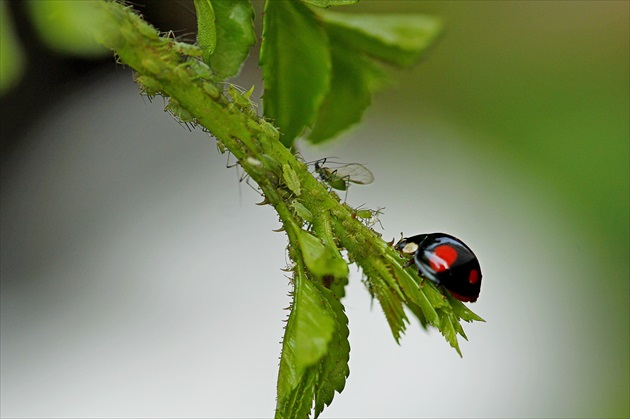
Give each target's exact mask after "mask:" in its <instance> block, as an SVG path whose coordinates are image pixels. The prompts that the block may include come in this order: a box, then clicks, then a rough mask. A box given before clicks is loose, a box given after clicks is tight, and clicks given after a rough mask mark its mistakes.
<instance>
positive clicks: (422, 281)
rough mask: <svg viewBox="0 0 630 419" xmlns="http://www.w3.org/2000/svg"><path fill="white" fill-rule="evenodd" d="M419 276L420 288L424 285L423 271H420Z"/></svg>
mask: <svg viewBox="0 0 630 419" xmlns="http://www.w3.org/2000/svg"><path fill="white" fill-rule="evenodd" d="M418 276H419V277H420V288H422V287H424V276H422V272H420V271H418Z"/></svg>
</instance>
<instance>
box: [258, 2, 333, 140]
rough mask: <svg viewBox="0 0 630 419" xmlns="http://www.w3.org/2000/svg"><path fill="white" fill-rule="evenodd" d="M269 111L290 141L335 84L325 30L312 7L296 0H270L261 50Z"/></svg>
mask: <svg viewBox="0 0 630 419" xmlns="http://www.w3.org/2000/svg"><path fill="white" fill-rule="evenodd" d="M260 66H261V67H262V73H263V79H264V88H265V93H264V96H263V104H264V114H265V117H268V118H269V119H271V120H273V121H274V122H275V124H276V126H278V127H279V128H280V132H281V133H282V136H281V140H282V143H283V144H284V145H285V146H287V147H290V146H291V145H292V144H293V141H294V140H295V138H296V137H297V136H298V135H300V134H301V133H302V131H303V130H304V129H305V128H306V127H308V126H311V125H312V124H313V123H314V121H315V117H316V116H317V111H318V109H319V107H320V105H321V103H322V101H323V100H324V97H325V96H326V94H327V92H328V90H329V88H330V66H331V64H330V53H329V51H328V40H327V37H326V32H325V31H324V30H323V28H322V27H321V25H320V24H319V22H318V21H317V20H316V19H314V15H313V12H311V11H310V10H309V9H308V8H307V7H306V6H304V5H303V4H302V3H300V2H297V1H267V2H266V3H265V15H264V21H263V41H262V46H261V51H260Z"/></svg>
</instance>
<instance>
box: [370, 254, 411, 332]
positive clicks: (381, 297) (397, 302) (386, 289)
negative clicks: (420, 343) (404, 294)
mask: <svg viewBox="0 0 630 419" xmlns="http://www.w3.org/2000/svg"><path fill="white" fill-rule="evenodd" d="M361 267H362V269H363V273H364V274H365V276H366V277H367V278H368V282H367V283H368V285H369V287H370V288H369V290H370V292H371V293H372V294H373V295H374V296H375V297H376V299H377V300H378V302H379V303H380V304H381V308H382V309H383V313H385V318H386V319H387V323H388V324H389V328H390V329H391V331H392V334H393V335H394V339H395V340H396V343H400V337H401V336H402V334H403V333H404V332H405V329H406V325H405V323H409V319H408V318H407V315H406V314H405V310H404V309H403V301H402V299H401V297H400V295H399V294H398V293H397V292H396V290H394V289H392V286H391V285H389V284H388V283H387V282H388V279H386V278H384V277H383V275H381V274H379V273H378V271H377V270H375V269H374V268H373V267H372V266H371V265H361ZM389 281H390V282H392V281H394V278H389Z"/></svg>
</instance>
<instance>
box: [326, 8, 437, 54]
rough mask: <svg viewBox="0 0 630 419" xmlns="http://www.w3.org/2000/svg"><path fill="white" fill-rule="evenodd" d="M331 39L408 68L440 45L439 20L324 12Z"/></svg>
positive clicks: (419, 17) (405, 16) (419, 16)
mask: <svg viewBox="0 0 630 419" xmlns="http://www.w3.org/2000/svg"><path fill="white" fill-rule="evenodd" d="M318 14H319V15H320V16H321V17H322V18H323V19H324V21H325V23H326V28H327V30H328V31H329V32H330V34H331V36H333V35H334V37H335V38H336V39H342V40H343V42H344V43H346V44H347V45H349V46H351V47H352V48H354V49H356V50H357V51H362V52H364V53H366V54H368V55H370V56H373V57H375V58H378V59H380V60H382V61H385V62H387V63H390V64H394V65H397V66H400V67H408V66H411V65H412V64H414V63H415V62H416V61H417V60H418V59H419V58H420V57H421V56H422V54H423V53H424V52H425V51H426V50H427V49H428V48H429V47H430V46H431V45H433V43H434V42H435V41H436V39H437V37H438V35H439V34H440V33H441V31H442V23H441V21H440V20H439V19H437V18H435V17H433V16H428V15H418V14H408V15H374V14H349V13H339V12H331V11H328V10H320V11H318Z"/></svg>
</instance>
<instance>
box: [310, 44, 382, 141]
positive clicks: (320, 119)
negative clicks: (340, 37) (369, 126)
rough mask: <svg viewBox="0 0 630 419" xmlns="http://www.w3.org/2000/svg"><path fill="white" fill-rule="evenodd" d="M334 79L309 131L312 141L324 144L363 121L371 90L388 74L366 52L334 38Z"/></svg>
mask: <svg viewBox="0 0 630 419" xmlns="http://www.w3.org/2000/svg"><path fill="white" fill-rule="evenodd" d="M331 45H332V51H331V52H332V54H331V55H332V79H331V86H330V90H329V92H328V95H327V96H326V98H325V99H324V102H323V103H322V105H321V107H320V110H319V113H318V115H317V122H316V123H315V126H314V127H313V129H312V130H311V131H310V132H309V134H308V139H309V140H310V141H311V142H313V143H321V142H323V141H325V140H327V139H330V138H332V137H334V136H336V135H337V134H339V133H340V132H341V131H343V130H345V129H347V128H349V127H350V126H351V125H353V124H356V123H357V122H359V121H360V120H361V116H362V115H363V112H364V111H365V109H366V108H367V107H368V106H369V105H370V103H371V98H372V93H374V92H375V91H376V90H377V89H378V88H379V87H381V86H383V85H384V84H385V81H386V80H387V76H386V74H385V73H384V72H383V71H382V69H381V68H380V67H378V66H377V65H376V64H375V63H374V62H372V61H370V60H368V59H366V58H365V57H364V56H363V54H360V53H357V52H356V51H355V50H353V49H351V48H347V47H345V46H344V45H343V44H342V43H340V42H337V40H336V38H334V37H331Z"/></svg>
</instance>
